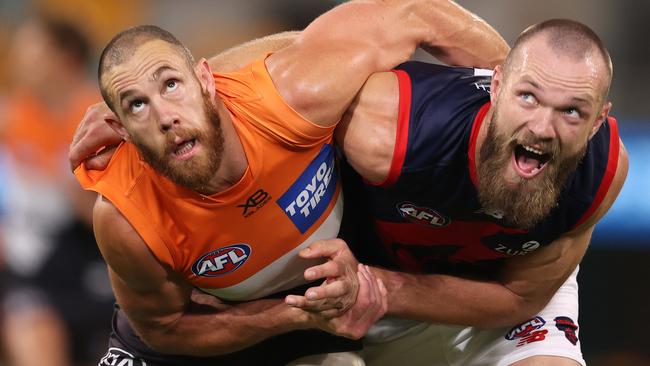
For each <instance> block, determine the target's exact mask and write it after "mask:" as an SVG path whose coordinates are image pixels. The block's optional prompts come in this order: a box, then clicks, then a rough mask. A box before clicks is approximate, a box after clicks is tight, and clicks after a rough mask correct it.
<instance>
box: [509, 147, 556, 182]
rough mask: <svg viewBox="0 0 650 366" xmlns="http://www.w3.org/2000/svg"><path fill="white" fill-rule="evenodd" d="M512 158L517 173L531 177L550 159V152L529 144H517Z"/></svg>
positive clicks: (527, 177) (523, 176) (542, 168)
mask: <svg viewBox="0 0 650 366" xmlns="http://www.w3.org/2000/svg"><path fill="white" fill-rule="evenodd" d="M513 158H514V163H515V164H514V165H515V166H516V167H517V171H518V173H519V175H520V176H521V177H522V178H526V179H531V178H534V177H535V176H537V175H538V174H539V173H540V172H541V171H542V170H544V167H546V165H547V164H548V162H549V160H550V159H551V154H549V153H545V152H544V151H542V150H539V149H536V148H534V147H532V146H529V145H517V146H516V147H515V151H514V156H513Z"/></svg>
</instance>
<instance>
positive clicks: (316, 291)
mask: <svg viewBox="0 0 650 366" xmlns="http://www.w3.org/2000/svg"><path fill="white" fill-rule="evenodd" d="M349 292H350V286H348V284H347V283H346V282H345V281H333V282H329V283H324V284H322V285H321V286H318V287H312V288H310V289H308V290H307V291H306V292H305V297H306V298H307V299H308V300H322V299H336V300H339V298H341V297H343V296H345V295H346V294H348V293H349ZM339 301H340V300H339Z"/></svg>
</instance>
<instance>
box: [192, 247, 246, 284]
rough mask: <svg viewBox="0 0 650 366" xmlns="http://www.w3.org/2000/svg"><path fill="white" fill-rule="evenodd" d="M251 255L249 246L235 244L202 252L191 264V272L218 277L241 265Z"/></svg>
mask: <svg viewBox="0 0 650 366" xmlns="http://www.w3.org/2000/svg"><path fill="white" fill-rule="evenodd" d="M250 255H251V247H249V246H248V245H246V244H235V245H231V246H228V247H225V248H220V249H217V250H213V251H211V252H210V253H207V254H204V255H203V256H202V257H201V258H199V259H198V260H197V261H196V262H194V265H192V273H194V274H195V275H197V276H203V277H219V276H223V275H226V274H228V273H230V272H233V271H235V270H236V269H237V268H239V267H241V266H242V265H243V264H244V263H245V262H246V260H248V258H249V257H250Z"/></svg>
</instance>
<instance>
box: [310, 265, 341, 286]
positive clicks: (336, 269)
mask: <svg viewBox="0 0 650 366" xmlns="http://www.w3.org/2000/svg"><path fill="white" fill-rule="evenodd" d="M342 274H343V273H342V271H341V267H340V266H339V263H338V262H336V261H327V262H325V263H323V264H319V265H317V266H313V267H309V268H307V269H306V270H305V280H307V281H315V280H317V279H319V278H328V277H339V276H341V275H342Z"/></svg>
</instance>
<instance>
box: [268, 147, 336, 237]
mask: <svg viewBox="0 0 650 366" xmlns="http://www.w3.org/2000/svg"><path fill="white" fill-rule="evenodd" d="M334 161H335V160H334V149H333V148H332V146H331V145H324V146H323V148H322V149H321V151H320V152H319V153H318V156H316V158H315V159H314V160H313V161H312V162H311V163H310V164H309V166H307V168H306V169H305V170H304V171H303V173H302V174H301V175H300V177H298V179H297V180H296V181H295V182H294V183H293V184H292V185H291V187H289V189H288V190H287V191H286V192H285V193H284V194H283V195H282V197H280V199H278V200H277V204H278V206H280V208H282V210H283V211H284V213H285V214H286V215H287V216H288V217H289V219H291V221H292V222H293V224H294V225H296V228H298V230H300V233H302V234H304V233H305V231H307V230H308V229H309V228H310V227H311V226H312V225H313V224H314V223H315V222H316V220H318V218H319V217H320V216H321V215H322V214H323V212H325V209H326V208H327V206H328V204H329V202H330V201H331V200H332V197H333V196H334V192H335V190H336V180H337V176H336V167H335V166H334Z"/></svg>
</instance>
